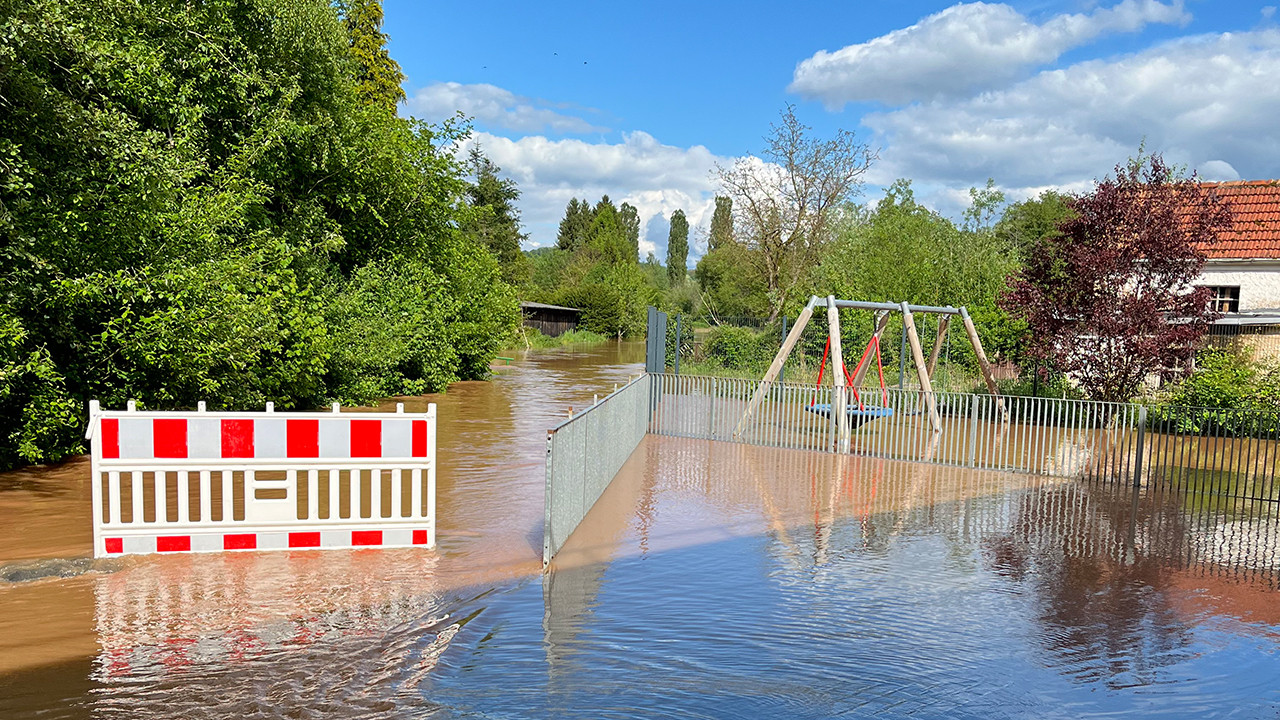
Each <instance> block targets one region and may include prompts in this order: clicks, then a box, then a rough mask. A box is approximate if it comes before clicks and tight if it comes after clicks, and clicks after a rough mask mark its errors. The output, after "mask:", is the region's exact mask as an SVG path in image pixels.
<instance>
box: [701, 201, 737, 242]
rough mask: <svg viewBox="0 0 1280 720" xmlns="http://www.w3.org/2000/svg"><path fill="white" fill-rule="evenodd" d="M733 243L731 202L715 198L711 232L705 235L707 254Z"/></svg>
mask: <svg viewBox="0 0 1280 720" xmlns="http://www.w3.org/2000/svg"><path fill="white" fill-rule="evenodd" d="M731 242H733V200H731V199H729V198H727V197H724V196H723V195H717V196H716V209H715V212H713V213H712V214H711V232H710V234H708V235H707V252H711V251H713V250H715V249H717V248H720V247H724V246H725V245H726V244H728V243H731Z"/></svg>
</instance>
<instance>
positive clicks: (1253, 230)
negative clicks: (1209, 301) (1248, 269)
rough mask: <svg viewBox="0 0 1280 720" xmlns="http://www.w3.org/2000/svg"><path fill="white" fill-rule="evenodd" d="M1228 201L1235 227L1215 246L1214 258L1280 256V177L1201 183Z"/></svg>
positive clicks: (1209, 249) (1212, 249) (1211, 252)
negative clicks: (1278, 178) (1275, 178)
mask: <svg viewBox="0 0 1280 720" xmlns="http://www.w3.org/2000/svg"><path fill="white" fill-rule="evenodd" d="M1201 187H1204V188H1206V189H1209V190H1211V191H1212V192H1214V193H1215V194H1217V195H1218V197H1220V198H1222V199H1223V200H1225V201H1226V202H1227V203H1228V204H1229V206H1230V208H1231V214H1232V215H1233V227H1232V229H1231V230H1230V231H1229V232H1226V233H1224V234H1223V236H1222V238H1221V239H1220V240H1219V242H1218V243H1217V244H1216V245H1214V246H1213V247H1207V248H1205V253H1206V254H1207V255H1208V256H1209V259H1210V260H1221V259H1226V258H1255V259H1256V258H1268V259H1280V180H1236V181H1232V182H1218V183H1201Z"/></svg>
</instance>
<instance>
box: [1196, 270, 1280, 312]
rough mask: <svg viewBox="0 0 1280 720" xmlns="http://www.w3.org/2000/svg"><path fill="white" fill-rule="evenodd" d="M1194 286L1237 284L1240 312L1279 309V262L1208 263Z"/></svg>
mask: <svg viewBox="0 0 1280 720" xmlns="http://www.w3.org/2000/svg"><path fill="white" fill-rule="evenodd" d="M1196 284H1197V285H1215V286H1216V285H1237V286H1239V287H1240V312H1248V311H1250V310H1259V309H1263V308H1280V261H1277V260H1264V261H1259V260H1244V261H1240V260H1236V261H1224V260H1210V261H1209V262H1207V263H1205V266H1204V271H1203V272H1202V273H1200V279H1199V280H1197V281H1196Z"/></svg>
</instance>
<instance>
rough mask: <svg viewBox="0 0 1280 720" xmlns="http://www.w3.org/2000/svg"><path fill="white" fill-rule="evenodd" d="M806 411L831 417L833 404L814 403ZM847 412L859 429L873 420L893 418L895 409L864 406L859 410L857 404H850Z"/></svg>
mask: <svg viewBox="0 0 1280 720" xmlns="http://www.w3.org/2000/svg"><path fill="white" fill-rule="evenodd" d="M805 410H808V411H809V412H811V413H813V414H815V415H821V416H822V417H831V403H814V404H813V405H806V406H805ZM846 410H847V412H848V413H849V419H850V420H851V421H852V422H853V426H854V427H858V426H859V425H861V424H863V423H865V422H870V421H872V420H879V419H880V418H887V417H893V408H891V407H881V406H879V405H863V406H862V408H861V409H859V408H858V404H857V403H849V407H848V408H846Z"/></svg>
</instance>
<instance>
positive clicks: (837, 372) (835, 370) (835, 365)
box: [827, 295, 849, 453]
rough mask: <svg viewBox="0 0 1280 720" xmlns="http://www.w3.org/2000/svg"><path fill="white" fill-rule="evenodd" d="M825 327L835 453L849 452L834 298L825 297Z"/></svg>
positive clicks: (846, 401)
mask: <svg viewBox="0 0 1280 720" xmlns="http://www.w3.org/2000/svg"><path fill="white" fill-rule="evenodd" d="M827 326H828V332H830V333H831V335H830V337H831V378H832V380H834V382H835V396H834V397H832V399H831V415H832V416H833V417H834V418H835V420H836V437H835V438H834V440H835V443H836V451H837V452H842V453H846V452H849V411H848V406H849V390H848V388H847V387H846V386H845V376H844V354H843V353H842V352H841V349H840V308H837V307H836V299H835V296H832V295H828V296H827Z"/></svg>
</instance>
